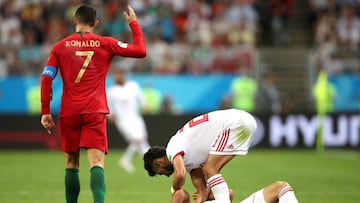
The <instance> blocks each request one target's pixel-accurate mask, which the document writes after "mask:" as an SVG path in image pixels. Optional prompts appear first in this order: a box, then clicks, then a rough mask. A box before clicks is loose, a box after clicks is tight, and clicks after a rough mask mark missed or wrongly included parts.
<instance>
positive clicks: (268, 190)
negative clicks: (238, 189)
mask: <svg viewBox="0 0 360 203" xmlns="http://www.w3.org/2000/svg"><path fill="white" fill-rule="evenodd" d="M277 202H279V203H298V200H297V199H296V196H295V193H294V191H293V189H292V188H291V186H290V185H289V184H288V183H287V182H285V181H276V182H274V183H272V184H270V185H268V186H266V187H265V188H263V189H261V190H259V191H257V192H254V193H253V194H251V195H250V196H249V197H248V198H246V199H245V200H243V201H241V202H240V203H277Z"/></svg>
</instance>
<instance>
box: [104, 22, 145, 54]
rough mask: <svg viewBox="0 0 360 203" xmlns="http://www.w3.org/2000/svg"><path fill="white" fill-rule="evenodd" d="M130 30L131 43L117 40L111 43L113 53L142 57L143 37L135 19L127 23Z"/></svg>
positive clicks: (143, 50) (143, 51)
mask: <svg viewBox="0 0 360 203" xmlns="http://www.w3.org/2000/svg"><path fill="white" fill-rule="evenodd" d="M129 26H130V28H131V30H132V38H133V44H129V43H126V42H121V41H117V42H116V43H111V46H112V50H114V53H115V54H116V55H119V56H123V57H133V58H143V57H145V56H146V46H145V37H144V33H143V32H142V29H141V27H140V25H139V23H138V22H137V21H132V22H131V23H130V24H129Z"/></svg>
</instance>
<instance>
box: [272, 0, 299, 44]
mask: <svg viewBox="0 0 360 203" xmlns="http://www.w3.org/2000/svg"><path fill="white" fill-rule="evenodd" d="M293 5H294V0H271V17H272V18H271V28H272V35H273V42H274V45H275V46H279V45H280V46H282V45H287V44H289V42H290V40H291V38H290V36H289V33H288V21H289V18H290V17H291V16H292V14H293Z"/></svg>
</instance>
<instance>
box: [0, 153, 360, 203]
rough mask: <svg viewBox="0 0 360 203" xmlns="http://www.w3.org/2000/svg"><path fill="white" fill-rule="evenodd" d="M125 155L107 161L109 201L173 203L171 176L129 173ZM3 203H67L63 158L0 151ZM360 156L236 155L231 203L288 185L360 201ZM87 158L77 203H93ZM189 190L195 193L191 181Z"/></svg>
mask: <svg viewBox="0 0 360 203" xmlns="http://www.w3.org/2000/svg"><path fill="white" fill-rule="evenodd" d="M121 154H122V151H120V150H115V149H110V152H109V154H108V155H107V157H106V166H105V176H106V187H107V193H106V203H118V202H122V203H135V202H139V203H140V202H141V203H154V202H156V203H165V202H169V200H170V186H171V180H172V179H171V178H167V177H165V176H164V177H163V176H159V177H149V176H148V175H147V174H146V172H145V170H143V167H142V159H141V157H140V156H137V157H136V158H135V160H134V164H135V166H136V171H135V173H133V174H127V173H125V172H124V171H123V170H122V169H121V168H119V167H118V165H117V161H118V158H119V157H120V155H121ZM0 162H1V167H0V202H13V203H21V202H24V203H25V202H26V203H42V202H46V203H49V202H50V203H63V202H65V199H64V186H63V185H64V184H63V182H64V172H65V170H64V167H63V165H64V158H63V155H62V153H61V152H58V151H56V152H53V151H31V150H29V151H12V150H3V151H0ZM359 172H360V152H359V151H354V150H327V151H325V152H324V153H322V154H318V153H316V152H315V151H314V150H310V149H308V150H295V149H287V150H281V149H271V150H263V149H251V150H250V152H249V154H248V155H247V156H240V157H235V158H234V159H233V160H232V161H231V162H230V163H229V164H228V165H226V166H225V167H224V169H223V171H222V174H223V176H224V177H225V179H226V180H227V182H228V184H229V187H230V188H232V189H234V191H235V199H234V201H233V202H240V200H242V199H244V198H245V197H247V196H248V195H249V194H251V193H252V192H254V191H257V190H258V189H260V188H262V187H263V186H265V185H267V184H269V183H271V182H273V181H276V180H285V181H288V182H289V183H290V184H291V185H292V186H293V188H294V189H295V192H296V195H297V197H298V199H299V202H301V203H325V202H326V203H339V202H346V203H357V202H360V193H359V191H360V175H359V174H360V173H359ZM89 175H90V173H89V169H88V164H87V160H86V154H85V152H84V151H83V152H82V153H81V167H80V179H81V192H80V197H79V203H89V202H92V194H91V191H90V187H89ZM185 189H186V190H188V191H189V192H190V193H191V192H192V191H193V188H192V185H191V183H190V179H187V182H186V185H185Z"/></svg>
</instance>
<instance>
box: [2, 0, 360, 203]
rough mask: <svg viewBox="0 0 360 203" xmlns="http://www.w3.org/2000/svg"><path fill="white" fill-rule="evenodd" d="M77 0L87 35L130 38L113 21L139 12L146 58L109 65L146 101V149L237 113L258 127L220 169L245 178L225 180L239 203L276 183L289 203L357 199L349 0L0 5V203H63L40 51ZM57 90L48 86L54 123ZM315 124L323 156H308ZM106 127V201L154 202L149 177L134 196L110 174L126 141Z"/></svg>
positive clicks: (356, 31)
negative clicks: (91, 23)
mask: <svg viewBox="0 0 360 203" xmlns="http://www.w3.org/2000/svg"><path fill="white" fill-rule="evenodd" d="M82 3H87V4H91V5H93V6H95V7H96V8H97V10H98V14H99V20H100V26H99V27H98V28H97V29H96V32H97V33H98V34H102V35H110V36H113V37H116V38H118V39H120V40H122V41H131V35H130V32H129V29H128V27H127V25H126V22H125V21H124V19H123V17H122V14H121V12H120V11H122V10H124V9H125V7H126V5H127V4H130V5H132V6H133V7H134V9H135V11H136V13H137V15H138V21H139V22H140V24H141V25H142V27H143V30H144V33H145V35H146V40H147V50H148V55H147V57H146V58H144V59H141V60H138V59H135V60H133V59H124V58H120V57H118V58H115V59H114V62H113V64H112V68H122V69H125V70H126V71H127V72H128V77H129V79H133V80H135V81H137V82H139V84H140V85H141V87H142V88H143V90H144V94H145V95H146V96H147V97H148V99H149V101H151V106H152V107H153V111H152V112H151V113H148V114H144V117H145V119H146V123H147V127H148V130H149V134H150V137H149V140H150V143H151V144H153V145H155V144H156V145H164V144H166V142H167V140H168V138H169V137H170V136H171V135H172V134H173V133H174V132H176V130H177V129H178V128H179V127H180V126H181V125H182V124H184V123H185V122H186V121H187V120H188V119H189V118H191V117H192V116H193V115H196V114H199V113H202V112H207V111H212V110H216V109H222V108H229V107H235V108H244V109H246V110H248V111H250V112H251V113H253V114H254V115H255V116H256V118H257V119H258V124H259V130H258V132H257V135H256V139H255V140H254V143H253V149H252V150H253V151H254V153H253V154H252V153H250V154H249V156H247V157H246V158H240V159H237V161H236V162H235V163H234V164H231V165H230V166H229V167H228V168H229V169H226V170H225V172H224V173H225V174H226V173H227V174H226V175H227V176H228V177H231V178H232V175H231V174H241V173H242V170H244V171H246V173H249V177H247V176H246V177H245V176H237V177H239V178H238V179H237V178H234V180H233V181H234V182H232V183H231V184H232V185H234V186H235V185H237V184H239V185H237V186H235V189H237V190H239V191H242V192H241V197H244V196H246V195H247V194H249V193H250V192H252V191H255V190H257V189H258V188H259V187H261V186H263V185H266V184H268V183H270V182H271V181H275V180H276V179H287V180H289V181H290V182H291V183H292V184H293V186H294V188H295V189H297V190H298V194H299V195H298V196H299V200H300V201H301V200H303V201H301V202H308V203H309V202H317V203H318V202H327V203H331V202H354V203H355V202H359V201H360V196H359V194H358V191H359V189H360V180H359V174H358V173H356V171H357V172H358V171H360V170H359V169H360V162H359V159H360V157H359V154H360V153H359V146H360V133H359V132H360V119H359V102H360V63H359V59H360V58H359V43H360V18H359V17H360V2H359V1H357V0H186V1H172V0H150V1H148V0H128V1H126V0H103V1H101V0H28V1H23V0H0V149H1V151H0V161H1V163H3V166H2V167H1V169H0V174H1V176H0V181H1V186H0V191H1V192H0V201H1V202H50V201H52V202H54V203H55V202H62V198H63V196H62V171H60V169H61V167H62V161H61V160H62V157H61V153H60V152H59V142H58V135H57V133H56V132H55V136H48V135H46V132H45V131H44V130H43V129H42V128H41V126H40V115H39V111H40V103H39V102H40V92H39V78H40V74H41V72H42V68H43V64H44V62H45V60H46V58H47V57H48V54H49V51H50V49H51V47H52V46H53V45H54V43H56V42H57V41H59V40H60V39H61V38H63V37H64V36H66V35H68V34H70V33H72V32H73V26H72V16H73V14H74V11H75V9H76V8H77V6H78V5H80V4H82ZM320 71H321V73H323V74H322V75H325V76H326V77H325V79H324V78H321V77H318V76H319V75H321V74H319V72H320ZM112 84H113V79H112V77H111V72H110V73H109V77H108V80H107V85H108V86H110V85H112ZM61 88H62V83H61V79H60V77H59V76H58V77H57V78H56V79H55V80H54V86H53V93H54V95H53V101H52V106H51V107H52V111H53V112H54V114H57V112H58V110H59V104H60V95H61ZM324 95H325V96H324ZM324 97H325V100H324V99H322V98H324ZM244 98H245V99H244ZM239 101H240V102H239ZM242 101H245V102H242ZM323 107H325V112H326V113H327V114H326V117H325V119H324V122H323V123H322V122H320V121H322V120H321V119H319V114H318V113H319V112H322V111H321V110H322V109H323ZM321 123H322V125H320V124H321ZM320 126H322V128H321V129H322V131H321V132H322V133H323V134H322V135H323V136H322V140H323V143H324V146H325V150H321V149H320V151H319V148H318V151H316V145H317V135H318V131H319V129H320ZM108 129H109V145H110V154H109V155H108V157H109V159H108V161H107V163H108V165H109V170H108V171H107V175H108V179H109V182H110V183H109V186H108V188H109V190H110V194H109V195H110V197H109V202H115V201H121V202H155V201H156V202H167V199H168V197H169V195H168V191H167V190H168V185H169V181H168V180H167V179H163V178H159V179H158V180H156V181H151V180H149V179H148V178H147V177H146V174H144V173H143V171H141V169H140V168H141V159H140V158H139V160H138V163H137V165H138V168H139V170H138V171H137V172H136V173H137V174H136V175H135V176H137V175H138V177H141V178H143V179H144V184H141V187H140V186H139V184H138V182H137V181H136V178H135V176H127V175H126V174H123V173H122V172H121V170H120V169H118V168H117V165H116V163H117V157H118V156H119V155H120V154H121V153H122V151H121V149H122V148H123V147H124V146H125V142H124V140H123V139H122V138H121V136H120V135H119V134H118V133H117V131H116V130H115V128H114V126H112V125H109V126H108ZM111 151H113V153H112V152H111ZM252 159H253V160H252ZM243 160H244V161H245V163H249V166H245V164H242V162H241V161H243ZM252 166H254V167H255V168H256V170H255V169H254V168H252ZM52 167H54V168H52ZM82 167H84V168H86V164H83V166H82ZM242 167H244V169H242ZM36 171H43V176H44V177H37V176H35V174H37V172H36ZM9 174H11V175H9ZM259 174H260V175H259ZM33 175H34V177H33ZM13 176H16V177H18V178H16V179H13V178H14V177H13ZM30 176H31V177H30ZM264 176H266V177H264ZM49 177H51V178H49ZM231 178H230V179H231ZM114 180H116V181H118V182H115V181H114ZM3 181H4V182H3ZM38 181H39V183H38ZM124 182H126V184H129V188H128V189H126V188H125V189H124V187H123V186H122V184H124ZM54 185H56V186H54ZM154 185H156V186H154ZM22 186H23V187H22ZM188 187H190V186H188ZM237 187H238V188H237ZM44 188H45V189H44ZM83 188H86V186H83ZM130 188H133V189H134V191H133V190H131V189H130ZM84 190H86V189H84ZM164 190H165V191H164ZM85 194H86V195H87V196H85V197H83V198H88V200H87V201H86V200H82V201H84V202H89V201H90V200H89V198H90V192H89V191H87V192H85ZM52 197H56V200H53V199H52ZM111 198H114V199H111ZM14 199H15V200H14ZM115 199H116V200H115ZM237 200H240V197H237V199H236V201H237Z"/></svg>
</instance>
